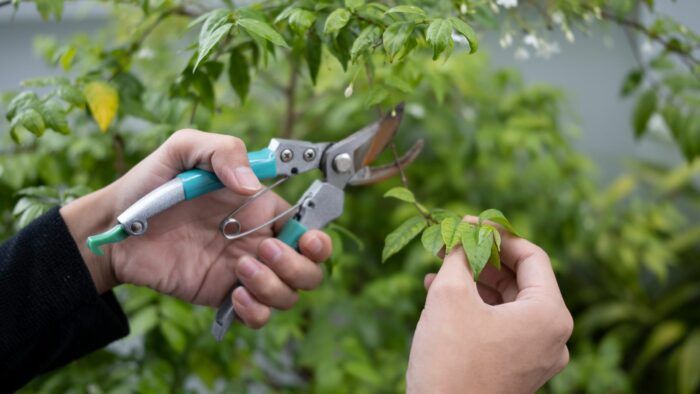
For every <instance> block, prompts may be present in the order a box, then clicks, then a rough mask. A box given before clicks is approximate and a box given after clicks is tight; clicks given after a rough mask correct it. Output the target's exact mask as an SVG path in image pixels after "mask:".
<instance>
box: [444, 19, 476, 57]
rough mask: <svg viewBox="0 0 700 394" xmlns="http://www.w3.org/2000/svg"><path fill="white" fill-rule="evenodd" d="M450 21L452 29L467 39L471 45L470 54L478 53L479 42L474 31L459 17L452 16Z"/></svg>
mask: <svg viewBox="0 0 700 394" xmlns="http://www.w3.org/2000/svg"><path fill="white" fill-rule="evenodd" d="M449 20H450V22H451V23H452V27H453V28H454V29H455V30H456V31H457V32H458V33H459V34H461V35H463V36H464V38H466V39H467V42H468V43H469V53H474V52H476V50H477V49H479V41H478V40H477V39H476V33H475V32H474V29H472V28H471V26H469V25H468V24H467V23H466V22H464V21H463V20H461V19H459V18H457V17H454V16H451V17H449Z"/></svg>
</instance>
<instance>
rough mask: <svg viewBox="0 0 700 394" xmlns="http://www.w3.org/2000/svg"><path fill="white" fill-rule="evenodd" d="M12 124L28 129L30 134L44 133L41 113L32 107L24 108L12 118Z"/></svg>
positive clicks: (39, 134) (44, 126)
mask: <svg viewBox="0 0 700 394" xmlns="http://www.w3.org/2000/svg"><path fill="white" fill-rule="evenodd" d="M12 125H13V126H16V125H20V126H22V127H24V128H25V129H27V130H29V131H30V132H31V133H32V134H35V135H37V136H41V135H42V134H44V129H45V128H46V125H45V124H44V119H43V118H42V117H41V114H40V113H39V112H38V111H37V110H35V109H34V108H25V109H23V110H22V111H20V112H19V113H18V114H17V115H15V117H14V118H13V119H12Z"/></svg>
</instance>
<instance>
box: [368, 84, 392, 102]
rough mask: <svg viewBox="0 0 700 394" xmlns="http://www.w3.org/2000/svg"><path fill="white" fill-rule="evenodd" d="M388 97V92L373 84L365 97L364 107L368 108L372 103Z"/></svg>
mask: <svg viewBox="0 0 700 394" xmlns="http://www.w3.org/2000/svg"><path fill="white" fill-rule="evenodd" d="M387 97H389V92H388V91H387V90H386V89H384V88H383V87H381V86H379V85H375V86H373V87H372V89H370V91H369V92H368V93H367V97H366V98H365V107H367V108H369V107H371V106H373V105H377V104H379V103H381V102H382V101H384V100H386V98H387Z"/></svg>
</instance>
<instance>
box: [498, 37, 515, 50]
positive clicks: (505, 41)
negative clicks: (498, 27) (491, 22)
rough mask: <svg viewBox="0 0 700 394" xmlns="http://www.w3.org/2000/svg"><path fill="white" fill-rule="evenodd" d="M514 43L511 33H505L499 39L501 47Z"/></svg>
mask: <svg viewBox="0 0 700 394" xmlns="http://www.w3.org/2000/svg"><path fill="white" fill-rule="evenodd" d="M512 43H513V36H511V35H510V33H506V34H504V35H503V37H501V39H500V41H499V44H501V48H508V47H509V46H510V45H511V44H512Z"/></svg>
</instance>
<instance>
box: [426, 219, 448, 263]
mask: <svg viewBox="0 0 700 394" xmlns="http://www.w3.org/2000/svg"><path fill="white" fill-rule="evenodd" d="M420 240H421V243H422V244H423V247H424V248H425V250H427V251H428V253H430V254H431V255H433V256H437V254H438V253H439V252H440V249H442V247H443V246H445V241H444V240H443V239H442V226H441V225H439V224H433V225H432V226H430V227H428V228H427V229H425V231H423V235H422V236H421V239H420Z"/></svg>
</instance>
